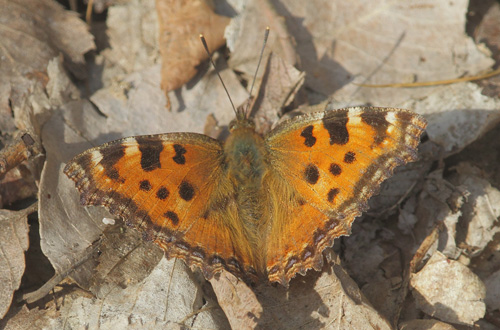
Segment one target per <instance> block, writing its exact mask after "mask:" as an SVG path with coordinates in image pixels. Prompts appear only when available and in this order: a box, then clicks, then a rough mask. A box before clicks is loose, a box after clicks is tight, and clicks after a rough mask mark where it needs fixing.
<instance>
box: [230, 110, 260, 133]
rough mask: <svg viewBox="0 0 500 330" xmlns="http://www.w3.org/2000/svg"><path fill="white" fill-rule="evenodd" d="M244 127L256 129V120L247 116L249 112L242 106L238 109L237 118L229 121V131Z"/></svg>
mask: <svg viewBox="0 0 500 330" xmlns="http://www.w3.org/2000/svg"><path fill="white" fill-rule="evenodd" d="M242 128H249V129H252V130H255V122H254V121H253V120H252V119H249V118H247V112H246V111H245V110H243V109H241V108H240V109H238V110H237V111H236V118H235V119H233V120H232V121H231V122H230V123H229V131H230V132H233V131H234V130H237V129H242Z"/></svg>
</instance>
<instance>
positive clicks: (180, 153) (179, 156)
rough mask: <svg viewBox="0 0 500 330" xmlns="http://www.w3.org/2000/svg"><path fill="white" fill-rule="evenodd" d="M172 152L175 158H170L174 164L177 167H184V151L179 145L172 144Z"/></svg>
mask: <svg viewBox="0 0 500 330" xmlns="http://www.w3.org/2000/svg"><path fill="white" fill-rule="evenodd" d="M174 151H175V156H174V157H172V159H173V160H174V162H176V163H177V164H179V165H184V164H185V163H186V157H184V154H185V153H186V149H185V148H184V147H183V146H181V145H180V144H174Z"/></svg>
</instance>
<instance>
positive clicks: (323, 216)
mask: <svg viewBox="0 0 500 330" xmlns="http://www.w3.org/2000/svg"><path fill="white" fill-rule="evenodd" d="M426 125H427V124H426V121H425V119H424V118H422V117H421V116H419V115H418V114H415V113H413V112H411V111H408V110H403V109H395V108H376V107H352V108H345V109H338V110H328V111H324V112H317V113H311V114H304V115H301V116H297V117H295V118H292V119H290V120H288V121H284V122H282V123H281V124H278V125H277V127H275V128H274V129H272V130H271V131H270V132H269V133H267V134H266V135H260V134H258V133H257V132H256V131H255V124H254V121H253V120H252V119H249V118H247V115H246V114H245V112H244V111H237V113H236V119H234V120H233V121H232V122H231V123H230V125H229V130H230V135H229V137H228V138H227V140H226V141H225V142H222V141H219V140H216V139H213V138H210V137H208V136H206V135H202V134H196V133H166V134H159V135H146V136H135V137H127V138H124V139H120V140H116V141H113V142H109V143H106V144H103V145H101V146H98V147H95V148H92V149H89V150H87V151H84V152H83V153H81V154H79V155H77V156H76V157H75V158H73V159H72V160H71V161H70V162H68V164H67V165H66V167H65V169H64V173H66V175H67V176H68V177H69V178H70V179H72V180H73V181H74V182H75V183H76V187H77V189H78V190H79V192H80V193H81V202H82V204H84V205H103V206H105V207H106V208H108V209H109V211H110V212H111V213H112V214H113V215H115V216H119V217H122V218H124V219H125V221H126V223H127V224H129V225H130V226H132V227H135V228H137V229H138V230H140V231H141V232H143V233H144V237H145V238H146V239H148V240H152V241H154V242H155V243H156V244H158V245H159V246H160V247H161V248H163V250H164V251H165V254H166V256H167V257H168V258H174V257H175V258H180V259H182V260H184V261H185V262H186V264H187V265H189V266H195V267H198V268H200V269H201V271H202V272H203V274H204V276H205V278H206V279H211V278H212V277H213V276H214V275H215V274H217V273H219V272H221V271H223V270H226V271H229V272H231V273H232V274H234V275H236V276H237V277H239V278H240V279H242V280H244V281H245V282H247V283H256V282H258V281H263V280H264V281H265V280H268V281H269V282H278V283H280V284H282V285H284V286H285V287H287V286H288V284H289V282H290V280H291V279H292V278H293V277H295V276H296V274H297V273H299V274H302V275H304V274H305V273H306V271H307V270H309V269H315V270H321V268H322V265H323V256H322V252H323V250H324V249H325V248H327V247H330V246H332V245H333V240H334V239H335V238H336V237H339V236H343V235H349V234H350V230H351V225H352V222H353V220H354V219H355V218H356V217H358V216H359V215H361V213H362V212H363V211H365V210H366V209H367V202H368V199H369V198H370V197H371V196H372V195H374V194H376V193H377V192H378V190H379V186H380V184H381V183H382V181H384V180H385V179H387V178H388V177H390V176H391V175H392V172H393V170H394V168H395V167H396V166H399V165H403V164H405V163H407V162H410V161H414V160H416V158H417V146H418V144H419V142H420V135H421V134H422V132H423V131H424V129H425V127H426Z"/></svg>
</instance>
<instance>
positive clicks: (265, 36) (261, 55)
mask: <svg viewBox="0 0 500 330" xmlns="http://www.w3.org/2000/svg"><path fill="white" fill-rule="evenodd" d="M269 30H270V29H269V26H266V33H265V34H264V42H263V43H262V49H261V50H260V55H259V63H257V69H255V74H254V75H253V80H252V87H250V95H252V91H253V86H254V85H255V80H257V72H259V67H260V62H262V57H263V56H264V49H265V48H266V44H267V39H268V38H269Z"/></svg>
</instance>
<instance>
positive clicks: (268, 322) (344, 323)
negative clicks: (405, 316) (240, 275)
mask: <svg viewBox="0 0 500 330" xmlns="http://www.w3.org/2000/svg"><path fill="white" fill-rule="evenodd" d="M324 270H325V271H323V272H309V273H307V274H306V276H305V277H302V276H299V277H298V278H297V279H296V280H295V281H292V282H291V283H290V288H289V289H288V290H287V289H285V288H283V287H282V286H271V285H269V284H265V283H264V284H262V285H259V286H257V287H255V288H253V289H251V290H250V289H249V288H247V287H245V286H244V285H243V286H242V285H241V284H240V283H238V281H233V280H232V278H233V277H232V276H230V278H231V279H229V280H228V279H227V278H226V277H225V276H221V279H220V280H218V281H217V280H215V281H212V282H211V283H212V284H213V285H214V290H215V291H216V294H217V297H218V301H219V302H220V304H221V307H222V308H223V310H224V312H225V313H226V315H227V317H228V319H229V322H230V323H231V326H232V327H233V328H249V327H252V325H257V328H263V329H272V328H278V329H290V328H302V327H303V328H320V329H321V328H331V327H333V328H336V329H370V328H378V329H391V326H390V325H389V323H388V322H387V320H385V319H384V318H383V317H382V316H381V315H379V314H378V312H377V311H376V310H375V309H373V307H371V306H370V303H369V302H368V301H367V300H366V298H365V297H364V296H363V294H362V293H361V292H360V291H359V288H358V286H357V285H356V283H355V282H354V281H353V280H352V279H351V278H350V277H349V276H348V275H347V273H346V272H345V271H344V270H343V269H342V267H340V266H338V265H333V266H328V265H327V266H325V267H324ZM220 282H222V284H221V283H220Z"/></svg>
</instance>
